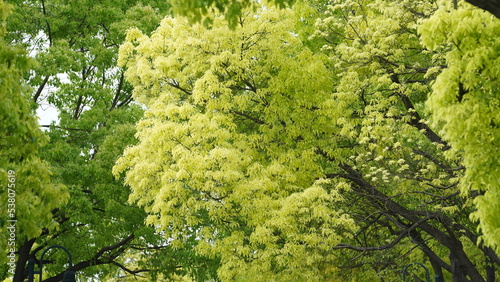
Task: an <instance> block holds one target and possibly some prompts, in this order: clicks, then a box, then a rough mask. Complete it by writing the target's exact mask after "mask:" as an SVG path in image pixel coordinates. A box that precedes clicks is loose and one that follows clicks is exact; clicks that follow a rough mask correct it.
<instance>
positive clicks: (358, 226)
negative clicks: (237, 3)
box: [115, 0, 500, 281]
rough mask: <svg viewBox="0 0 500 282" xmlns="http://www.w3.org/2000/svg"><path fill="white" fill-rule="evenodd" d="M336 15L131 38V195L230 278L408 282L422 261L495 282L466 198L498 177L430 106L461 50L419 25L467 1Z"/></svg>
mask: <svg viewBox="0 0 500 282" xmlns="http://www.w3.org/2000/svg"><path fill="white" fill-rule="evenodd" d="M323 4H324V3H321V1H315V2H313V3H311V5H310V6H307V4H305V3H302V4H298V6H295V8H294V9H291V10H289V9H284V10H278V9H276V8H274V7H273V6H272V5H268V6H266V8H265V9H255V8H254V9H248V10H242V15H243V16H241V17H238V18H237V21H236V22H237V26H236V27H233V28H234V30H233V29H230V28H228V27H227V24H226V23H225V21H224V18H223V17H220V16H218V15H216V14H215V15H208V16H209V17H211V18H212V19H213V23H212V26H211V27H210V28H209V29H207V28H205V27H203V26H201V25H189V24H188V23H187V22H185V21H184V20H182V19H178V18H166V19H164V20H163V22H162V25H161V26H160V28H159V29H157V30H156V31H155V32H154V33H152V34H151V36H149V37H148V36H146V35H144V34H142V33H140V32H138V31H137V30H131V31H129V33H128V37H127V42H126V43H125V44H124V45H123V46H122V47H121V51H120V52H121V53H120V56H121V57H120V61H119V63H121V64H122V65H124V66H126V67H127V69H128V70H127V72H126V77H127V80H128V81H130V82H131V84H132V85H133V86H134V98H135V99H136V100H137V101H138V102H139V103H141V104H143V105H144V106H145V108H146V112H145V114H144V117H143V118H142V120H141V121H140V122H139V123H138V125H137V129H138V134H137V135H136V136H137V138H138V139H139V143H138V145H136V146H133V147H130V148H128V149H127V150H126V151H125V154H124V157H122V158H121V159H120V160H119V161H118V163H117V166H116V167H115V169H116V172H117V173H119V172H122V171H125V172H126V174H125V175H126V183H127V184H129V185H130V186H131V188H132V194H131V196H130V201H132V202H136V203H137V204H138V205H140V206H143V207H144V208H145V210H146V211H147V212H148V213H149V214H150V215H149V217H148V222H149V223H150V224H154V225H156V226H161V228H162V230H164V232H165V234H166V236H167V237H168V238H171V239H172V242H171V243H172V245H175V246H176V247H177V248H178V249H179V250H183V249H194V250H195V251H196V252H197V253H198V254H199V255H201V256H207V257H211V258H214V259H219V260H220V266H219V267H218V272H217V273H218V277H219V278H220V279H222V280H234V279H236V280H238V279H241V280H247V279H251V278H253V279H256V278H258V279H260V280H283V281H287V280H290V279H291V277H294V279H298V280H304V281H313V280H318V281H322V280H325V279H340V278H341V277H343V279H345V278H346V277H345V276H347V277H351V278H352V277H356V278H357V279H361V278H362V277H365V278H366V277H374V276H377V275H378V276H379V277H380V278H381V279H388V278H390V279H396V277H398V275H399V273H400V271H401V269H402V268H403V266H404V265H406V264H408V263H410V262H415V261H417V262H422V263H424V262H428V263H429V266H430V267H432V268H433V270H434V272H435V273H436V274H437V275H439V276H441V277H443V276H446V277H448V276H449V277H453V279H455V280H463V279H472V280H473V281H483V280H489V281H492V279H494V277H495V267H494V266H493V265H498V263H499V262H500V260H499V258H498V256H497V254H496V253H495V252H494V251H493V250H492V249H491V248H489V247H486V246H483V245H482V244H480V242H479V239H478V238H479V237H480V236H481V233H479V232H478V231H477V229H476V224H475V223H474V222H472V221H471V220H470V219H469V214H470V213H471V212H472V211H473V210H474V205H472V203H470V201H469V200H470V199H474V197H475V195H473V193H469V194H466V193H462V194H461V195H460V193H459V191H460V190H459V189H458V187H459V186H464V185H466V184H464V183H465V182H466V181H468V179H470V176H469V175H471V174H472V175H474V176H475V175H476V174H473V170H474V169H482V168H481V167H477V165H470V164H469V163H467V162H466V161H464V160H465V159H463V158H464V155H463V154H462V153H461V150H463V149H461V148H459V147H455V142H454V140H452V137H451V136H450V134H452V133H453V134H455V133H456V132H457V131H456V129H453V130H452V131H449V129H448V128H446V127H443V124H441V123H439V120H440V119H442V116H441V117H440V116H439V115H436V118H434V119H433V116H431V115H430V110H433V111H441V109H440V108H439V107H437V108H433V107H432V101H433V99H434V98H432V99H431V100H430V102H429V103H431V107H430V108H428V107H427V105H426V100H427V98H428V97H429V95H431V97H435V96H438V95H439V93H437V92H436V89H437V87H438V86H439V81H440V80H443V78H442V77H443V76H445V75H446V73H447V72H448V71H449V70H450V69H451V68H450V67H449V66H448V65H447V64H449V62H448V60H449V59H448V56H452V54H453V53H452V52H453V51H452V50H450V49H449V48H447V46H446V44H445V43H443V44H442V47H440V48H439V50H437V49H435V48H433V47H432V46H430V45H429V44H430V43H429V40H427V41H426V45H425V46H424V45H422V44H421V41H420V40H421V39H420V37H419V34H418V30H417V29H418V28H419V26H420V25H421V23H422V20H425V19H427V18H429V17H430V16H431V15H433V14H434V13H436V15H435V16H434V18H436V20H441V18H442V16H441V15H440V14H439V13H440V12H436V11H437V10H441V9H450V8H452V7H450V5H446V4H444V3H441V2H440V3H433V2H427V1H425V2H424V1H417V2H415V1H399V2H398V3H395V2H393V1H382V0H375V1H329V5H327V6H325V5H323ZM298 7H300V9H299V8H298ZM308 7H311V8H309V9H308ZM313 8H314V9H313ZM457 11H465V12H462V13H471V12H470V11H476V12H475V13H478V14H481V15H483V16H484V17H489V18H490V20H491V21H492V22H493V21H495V20H497V19H494V18H492V17H491V16H489V15H486V14H484V12H480V11H477V10H475V9H474V8H471V7H470V6H463V5H460V7H458V10H457ZM310 17H316V18H317V20H316V32H315V33H314V34H313V37H312V38H311V34H302V33H303V32H308V31H309V32H310V31H311V29H307V28H304V26H305V25H307V24H310V21H308V19H309V18H310ZM434 18H433V19H434ZM455 18H456V19H457V22H458V21H459V20H458V19H462V18H463V17H462V18H461V17H455ZM433 19H430V20H429V21H432V20H433ZM477 21H478V22H480V20H477ZM429 25H431V24H429ZM435 26H436V25H432V27H433V28H435ZM442 26H443V28H444V27H447V25H446V23H443V25H442ZM463 26H464V27H465V26H466V25H465V24H464V25H463ZM468 26H469V28H470V25H468ZM475 27H479V25H475ZM487 27H488V28H489V26H488V25H487ZM428 30H429V28H428V29H426V25H425V24H424V25H423V26H422V28H421V29H420V32H421V33H423V34H425V33H426V32H431V31H428ZM443 30H444V29H443ZM492 30H493V29H492ZM491 32H492V33H493V31H491ZM477 33H478V34H482V32H480V31H477ZM492 33H491V34H492ZM488 34H489V33H485V34H484V38H490V40H497V39H496V38H495V37H494V36H490V37H488ZM425 36H426V35H424V37H423V38H424V40H425V38H426V37H425ZM492 37H493V39H491V38H492ZM431 38H433V37H432V36H431ZM321 41H323V42H324V43H326V44H325V45H324V46H323V48H321V51H320V50H318V48H316V47H317V46H319V44H321V43H320V42H321ZM471 41H474V40H473V39H471ZM438 44H439V43H438ZM483 44H484V43H483V42H482V41H479V43H478V44H477V45H478V46H483V48H490V47H489V46H488V47H484V45H483ZM426 47H429V49H427V48H426ZM488 50H490V51H491V54H492V55H491V56H492V57H493V56H494V55H495V54H498V49H496V48H495V47H492V48H491V49H488ZM471 52H474V51H471ZM475 54H477V52H475ZM487 56H488V55H487ZM487 62H490V61H487ZM491 65H492V66H495V65H494V61H493V60H492V61H491ZM443 70H444V71H443ZM470 72H471V75H473V73H474V72H475V70H474V69H471V70H470ZM491 77H492V78H491V79H493V80H494V79H496V77H497V75H493V74H492V75H491ZM436 79H437V80H436ZM477 80H479V79H477ZM477 80H476V81H477ZM434 81H436V83H434ZM494 81H496V80H494ZM433 84H434V85H435V86H434V88H433V89H434V91H433V89H432V88H431V85H433ZM491 87H493V89H495V87H496V86H491ZM478 89H481V88H480V87H478ZM433 92H436V93H433ZM491 93H492V94H491V95H498V94H497V93H496V92H494V91H491ZM465 107H466V108H467V109H469V110H470V111H474V110H475V108H474V107H472V106H471V105H467V106H465ZM493 112H494V109H491V111H489V112H484V113H481V115H483V114H484V116H488V117H489V116H491V114H489V113H493ZM457 114H458V113H457ZM484 116H483V117H484ZM478 118H481V116H479V117H478ZM431 119H432V120H435V123H433V124H432V126H431V123H430V120H431ZM457 120H459V121H461V119H457ZM485 123H486V124H487V125H490V122H489V119H485ZM490 126H492V127H493V128H489V129H486V130H490V131H489V132H491V131H492V130H494V129H495V128H496V127H495V122H493V124H491V125H490ZM485 138H490V139H491V138H492V137H485ZM490 139H488V140H490ZM491 140H494V138H493V139H491ZM481 142H483V141H482V140H479V141H478V142H477V144H480V143H481ZM497 147H498V146H497V145H496V143H491V148H492V150H491V151H485V152H484V154H485V155H488V158H491V159H492V160H496V155H495V153H493V151H494V149H496V148H497ZM459 151H460V152H459ZM452 152H456V154H454V153H452ZM495 152H496V151H495ZM474 157H477V158H478V159H479V158H481V159H482V160H484V157H481V156H477V155H475V156H474ZM476 167H477V168H476ZM491 167H492V169H493V170H494V171H496V170H497V169H498V166H495V165H494V164H493V165H491ZM491 179H495V181H496V180H497V179H498V178H495V177H494V176H492V177H491ZM492 186H494V183H492ZM476 189H477V188H476ZM481 199H482V198H477V199H476V202H478V203H480V202H481V201H482V200H481ZM493 202H494V201H493ZM480 212H481V210H479V211H478V213H476V214H479V213H480ZM478 218H479V219H485V220H486V219H487V218H486V217H482V216H481V215H478ZM483 230H484V231H486V230H485V228H484V227H483ZM484 238H485V239H486V241H487V242H490V244H489V245H490V246H494V244H492V243H491V242H492V241H488V238H494V235H489V234H488V233H487V234H486V236H485V237H484ZM340 269H342V271H340ZM347 269H348V270H347Z"/></svg>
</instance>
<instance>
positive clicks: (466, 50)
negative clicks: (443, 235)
mask: <svg viewBox="0 0 500 282" xmlns="http://www.w3.org/2000/svg"><path fill="white" fill-rule="evenodd" d="M492 2H494V1H492ZM419 31H420V33H421V34H422V41H423V42H424V44H425V45H426V46H427V47H428V48H429V49H431V50H435V51H436V52H438V53H441V54H444V58H445V62H446V65H447V66H448V67H447V68H446V69H445V70H443V72H442V73H441V74H440V75H439V76H438V78H437V79H436V81H435V83H434V85H433V88H432V89H433V91H432V94H431V96H430V99H429V101H428V106H429V109H430V110H431V111H432V113H433V119H434V124H435V126H436V128H438V129H440V130H442V131H443V137H444V138H445V139H446V140H447V141H448V142H449V143H450V145H451V150H450V152H449V157H450V158H454V159H458V160H461V163H462V164H463V165H464V167H465V168H466V170H465V174H464V177H463V178H462V179H461V180H460V188H461V191H462V193H463V194H464V195H467V197H469V198H473V199H474V206H475V207H476V208H477V210H476V211H475V212H474V213H473V216H474V218H475V219H476V220H479V222H480V227H481V229H482V231H483V233H484V237H482V239H484V241H485V243H486V244H488V245H489V246H491V247H493V248H495V250H496V251H497V253H500V237H499V236H498V234H499V232H500V220H499V219H498V214H499V213H500V206H499V205H498V202H499V201H500V150H499V147H500V141H499V140H500V129H499V122H500V103H499V101H500V100H499V99H500V93H499V89H500V76H499V74H500V59H499V58H500V36H499V32H500V20H499V19H498V18H495V17H493V16H491V15H490V14H488V13H484V12H482V11H480V10H478V9H474V8H472V7H471V6H469V5H465V4H464V5H460V6H459V7H458V9H451V7H447V6H443V7H441V9H439V10H438V11H437V12H436V13H435V14H434V15H433V16H432V17H431V18H430V19H428V20H426V21H425V22H424V24H423V25H422V26H421V28H420V30H419Z"/></svg>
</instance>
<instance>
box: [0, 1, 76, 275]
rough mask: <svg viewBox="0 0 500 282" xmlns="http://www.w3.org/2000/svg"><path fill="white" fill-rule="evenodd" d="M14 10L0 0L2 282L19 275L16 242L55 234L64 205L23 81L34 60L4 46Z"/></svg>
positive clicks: (64, 197) (64, 195)
mask: <svg viewBox="0 0 500 282" xmlns="http://www.w3.org/2000/svg"><path fill="white" fill-rule="evenodd" d="M11 9H12V7H11V6H10V5H8V4H6V3H5V2H3V1H0V16H1V17H0V101H1V103H0V132H2V134H1V136H0V163H1V164H2V166H1V167H0V192H1V194H2V205H1V207H0V212H1V213H2V217H1V218H0V227H1V228H2V232H1V235H0V238H1V240H0V242H1V243H0V249H1V258H0V263H1V264H2V273H1V275H0V278H1V279H4V278H5V277H6V276H7V275H9V276H12V274H13V272H14V271H17V268H16V264H15V259H16V258H17V254H16V252H17V248H16V244H17V242H19V241H21V240H29V239H31V238H34V237H37V236H39V235H40V233H42V230H50V231H55V230H56V229H57V228H58V224H57V222H56V221H55V220H53V218H52V216H51V214H50V212H51V210H53V209H55V208H58V207H60V206H62V205H64V204H65V203H66V202H67V200H68V196H69V195H68V191H67V189H66V187H64V186H63V185H60V184H55V183H53V181H51V177H50V174H51V167H50V165H49V164H48V163H47V162H45V161H42V160H41V159H40V158H39V157H38V156H37V154H38V152H39V150H40V148H41V146H43V144H44V143H46V142H47V140H46V138H45V136H44V135H43V134H42V132H41V130H40V129H39V128H38V125H37V122H36V119H35V116H34V113H33V110H32V107H31V103H30V99H29V93H30V88H29V87H28V85H27V84H26V82H25V81H24V80H23V75H24V74H25V73H27V72H28V71H29V69H30V67H31V66H33V61H32V60H30V59H29V58H28V57H27V56H26V51H25V50H23V49H22V48H20V47H17V46H12V45H10V44H8V42H6V41H5V36H6V32H7V30H6V24H5V23H6V19H7V16H8V14H9V13H10V12H11Z"/></svg>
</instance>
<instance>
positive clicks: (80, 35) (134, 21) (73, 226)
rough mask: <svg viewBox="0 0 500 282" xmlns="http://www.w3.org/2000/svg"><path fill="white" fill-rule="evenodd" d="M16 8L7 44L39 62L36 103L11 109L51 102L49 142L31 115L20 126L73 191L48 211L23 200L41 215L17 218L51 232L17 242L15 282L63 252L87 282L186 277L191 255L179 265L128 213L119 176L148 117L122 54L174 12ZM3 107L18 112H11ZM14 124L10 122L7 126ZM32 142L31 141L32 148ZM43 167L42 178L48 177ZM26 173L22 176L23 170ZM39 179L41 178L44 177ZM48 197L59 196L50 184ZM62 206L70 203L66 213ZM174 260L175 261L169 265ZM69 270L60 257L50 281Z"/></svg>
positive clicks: (41, 5) (43, 5)
mask: <svg viewBox="0 0 500 282" xmlns="http://www.w3.org/2000/svg"><path fill="white" fill-rule="evenodd" d="M11 3H12V4H13V14H12V15H11V17H10V18H9V22H8V24H7V26H8V28H9V30H11V31H13V32H12V33H10V34H8V35H6V41H7V42H10V43H11V44H18V45H22V46H24V47H25V48H27V49H28V50H30V51H32V52H31V53H30V54H31V56H33V57H34V58H33V59H34V60H36V62H37V63H36V64H35V65H33V67H32V70H31V72H30V73H27V70H26V72H25V73H24V76H25V78H26V81H27V83H29V84H30V85H31V86H32V89H33V92H30V91H29V90H27V88H23V98H24V99H29V100H26V101H25V102H24V104H18V103H17V102H18V101H16V103H15V104H14V103H10V105H23V107H26V108H28V109H29V107H30V105H31V104H30V101H31V103H33V102H34V103H36V104H35V106H33V107H37V106H40V105H42V104H47V103H49V104H51V105H52V106H54V107H56V108H57V109H58V111H59V119H58V121H57V122H54V123H53V124H43V125H41V127H42V128H44V130H45V131H44V133H43V134H42V132H41V131H40V130H39V129H38V128H37V127H38V124H37V123H36V120H35V119H34V118H31V119H29V118H25V116H26V114H24V115H23V116H21V117H20V118H19V119H18V120H15V121H12V124H16V126H17V128H22V127H23V125H25V124H28V125H29V127H28V129H30V130H31V129H32V130H34V132H36V133H37V134H38V135H35V136H36V137H37V138H38V139H37V140H45V141H46V142H45V143H46V144H45V145H44V146H43V147H40V146H41V145H38V143H36V147H37V148H38V147H40V148H39V149H37V150H36V151H34V150H33V153H31V154H32V155H35V156H36V157H37V158H39V159H42V160H44V161H45V162H47V163H49V164H50V167H51V173H52V178H51V179H52V181H53V182H54V183H58V184H59V186H62V185H65V186H66V187H67V190H68V191H67V192H65V193H64V194H62V195H58V194H55V195H53V196H52V195H51V194H48V195H47V196H45V198H43V202H41V203H40V205H42V203H43V204H44V205H42V207H43V208H42V207H38V206H37V205H35V203H36V201H35V200H36V199H35V200H33V201H30V200H29V199H30V198H29V197H27V196H26V197H25V195H22V197H23V199H27V201H26V205H27V206H28V207H30V209H36V208H37V210H36V213H35V212H31V210H29V211H28V210H21V208H19V209H18V216H19V217H18V219H19V220H20V217H21V216H23V217H28V216H29V217H32V218H33V222H36V220H37V214H38V213H40V214H42V215H43V217H42V216H39V218H38V219H39V222H40V223H41V224H42V223H43V224H44V225H42V226H40V227H39V231H38V232H35V234H32V235H31V236H30V237H19V238H18V239H17V240H16V242H17V244H18V245H17V246H16V247H17V248H16V255H17V257H18V260H17V269H16V273H15V275H14V281H23V280H24V278H25V277H26V274H27V273H26V271H25V269H26V262H27V260H28V259H30V258H34V259H40V255H41V252H42V251H43V250H44V249H45V248H46V247H47V246H50V245H54V244H57V245H63V246H65V247H67V248H68V249H69V250H70V251H71V253H72V255H73V258H74V262H75V267H74V270H76V271H77V275H79V276H80V277H82V279H84V280H90V279H97V280H101V279H104V278H105V277H107V278H109V279H113V278H115V279H118V278H117V277H124V276H127V275H128V276H137V275H138V276H141V275H144V273H145V272H154V271H157V272H158V273H159V272H166V274H165V277H168V276H169V275H173V274H174V273H180V274H185V273H186V269H187V268H180V267H179V266H180V265H184V264H186V263H185V261H189V259H190V256H189V254H187V253H186V255H185V257H183V258H178V257H177V256H176V255H174V254H172V250H171V247H169V246H167V244H166V241H165V239H164V238H163V237H162V236H161V234H158V232H156V230H155V228H154V227H145V226H144V217H145V212H144V211H143V210H141V209H139V208H137V207H135V206H132V205H128V204H126V199H127V197H128V193H129V189H128V188H127V187H126V186H124V185H123V183H122V182H121V181H116V180H115V179H114V177H112V175H111V167H112V166H113V164H114V162H115V159H116V158H117V156H118V155H119V154H121V152H122V151H123V148H124V147H126V146H128V145H130V144H133V143H134V142H135V140H134V138H133V135H134V133H135V128H134V124H135V122H136V121H137V119H138V118H139V117H140V116H141V115H142V111H143V110H142V109H141V107H140V106H139V105H137V104H135V103H133V102H132V98H131V91H132V89H131V87H130V85H129V84H128V83H127V82H125V81H124V80H123V76H122V73H123V70H122V69H120V68H117V67H116V56H117V50H118V46H119V44H120V43H121V41H122V40H123V39H124V38H125V31H126V30H127V29H128V28H130V27H132V26H135V27H137V28H140V29H141V30H143V31H144V32H150V31H151V30H153V29H154V28H155V27H156V25H157V24H158V22H159V21H160V19H161V17H162V16H163V15H164V14H166V13H167V10H168V5H167V3H166V2H164V1H148V3H145V2H144V5H143V4H139V3H136V1H47V0H44V1H11ZM147 4H149V5H147ZM2 46H3V45H2ZM2 50H3V49H2ZM3 58H4V57H3V56H2V59H3ZM19 58H24V57H21V56H19ZM20 61H21V60H20ZM32 61H33V60H32ZM16 66H17V65H16ZM11 69H12V70H15V69H14V68H11ZM3 70H4V69H3V68H2V71H3ZM15 74H16V75H17V76H18V77H20V74H17V73H15ZM2 78H3V77H2ZM3 89H4V87H3V86H2V91H3ZM7 89H9V88H7ZM2 94H3V92H2ZM10 96H12V95H10ZM10 96H9V97H10ZM18 96H19V97H21V96H20V94H19V95H18ZM18 96H14V97H18ZM3 97H4V96H2V99H3ZM16 99H20V98H16ZM2 101H3V100H2ZM4 105H9V104H4V103H2V106H4ZM11 112H13V111H11ZM3 113H4V112H3V109H2V115H3ZM23 113H24V112H23ZM23 120H28V123H23V122H22V121H23ZM4 124H5V123H3V124H2V126H3V125H4ZM10 124H11V122H10V121H9V123H7V125H6V126H10ZM25 126H26V125H25ZM16 130H17V129H16ZM2 132H3V131H2ZM28 132H30V131H28ZM23 134H25V135H27V134H28V133H23ZM21 137H23V138H24V136H23V135H21ZM31 137H32V135H27V137H26V138H27V139H29V140H31ZM47 137H49V138H50V139H49V138H47ZM46 139H49V140H46ZM2 140H3V139H2ZM20 140H23V139H19V138H18V139H16V140H15V142H14V141H9V143H13V144H22V142H21V141H20ZM28 144H30V143H28ZM16 148H17V147H12V149H16ZM3 149H4V148H3V147H2V152H3ZM32 166H35V164H33V165H32ZM40 167H41V168H40V169H39V170H40V171H44V170H46V169H45V168H44V167H42V166H40ZM17 171H18V174H20V172H21V170H17ZM36 172H37V171H36ZM39 174H41V172H40V173H39V172H37V175H39ZM44 174H45V176H44V177H45V178H43V177H40V178H39V179H40V180H43V181H46V180H45V179H46V178H47V176H48V173H46V172H44ZM42 175H43V174H42ZM34 177H35V176H34ZM5 179H6V178H5ZM17 179H18V181H27V179H28V178H27V177H24V176H21V175H18V178H17ZM30 179H31V178H30ZM19 185H21V183H19ZM44 185H45V184H44ZM53 186H56V185H53ZM3 187H5V186H2V189H3ZM20 187H22V188H23V189H26V190H27V191H30V190H29V189H28V187H32V188H36V186H34V185H27V184H26V185H23V186H20ZM44 189H46V190H47V191H57V190H55V189H53V188H51V187H50V186H48V184H47V188H44ZM42 191H43V190H42ZM20 192H21V190H19V191H18V193H19V194H18V197H19V199H20V197H21V195H20ZM68 192H69V194H68ZM52 193H53V194H54V192H52ZM68 196H70V198H69V200H68ZM2 199H3V196H2ZM45 201H48V202H49V204H47V203H45ZM60 202H67V203H66V204H65V205H60V204H59V205H58V203H60ZM4 207H6V206H3V207H2V208H4ZM4 214H5V213H4ZM48 223H50V224H48ZM56 226H57V228H55V227H56ZM43 227H45V228H43ZM26 230H29V229H28V228H26ZM31 232H32V233H33V231H31ZM2 236H4V235H2ZM2 242H4V240H2ZM165 256H168V257H171V258H170V259H169V260H166V259H164V258H165ZM5 257H6V256H2V259H3V258H5ZM46 258H47V257H46ZM66 261H67V258H66V257H65V256H63V254H59V253H58V252H52V251H51V252H50V254H48V261H46V263H45V267H44V279H45V281H58V280H60V279H61V277H62V274H63V273H62V272H63V270H64V269H63V267H62V265H64V264H65V263H66ZM191 265H193V266H196V264H191ZM5 274H6V273H5V272H2V275H5ZM148 275H150V276H154V275H159V274H155V273H150V274H148Z"/></svg>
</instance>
